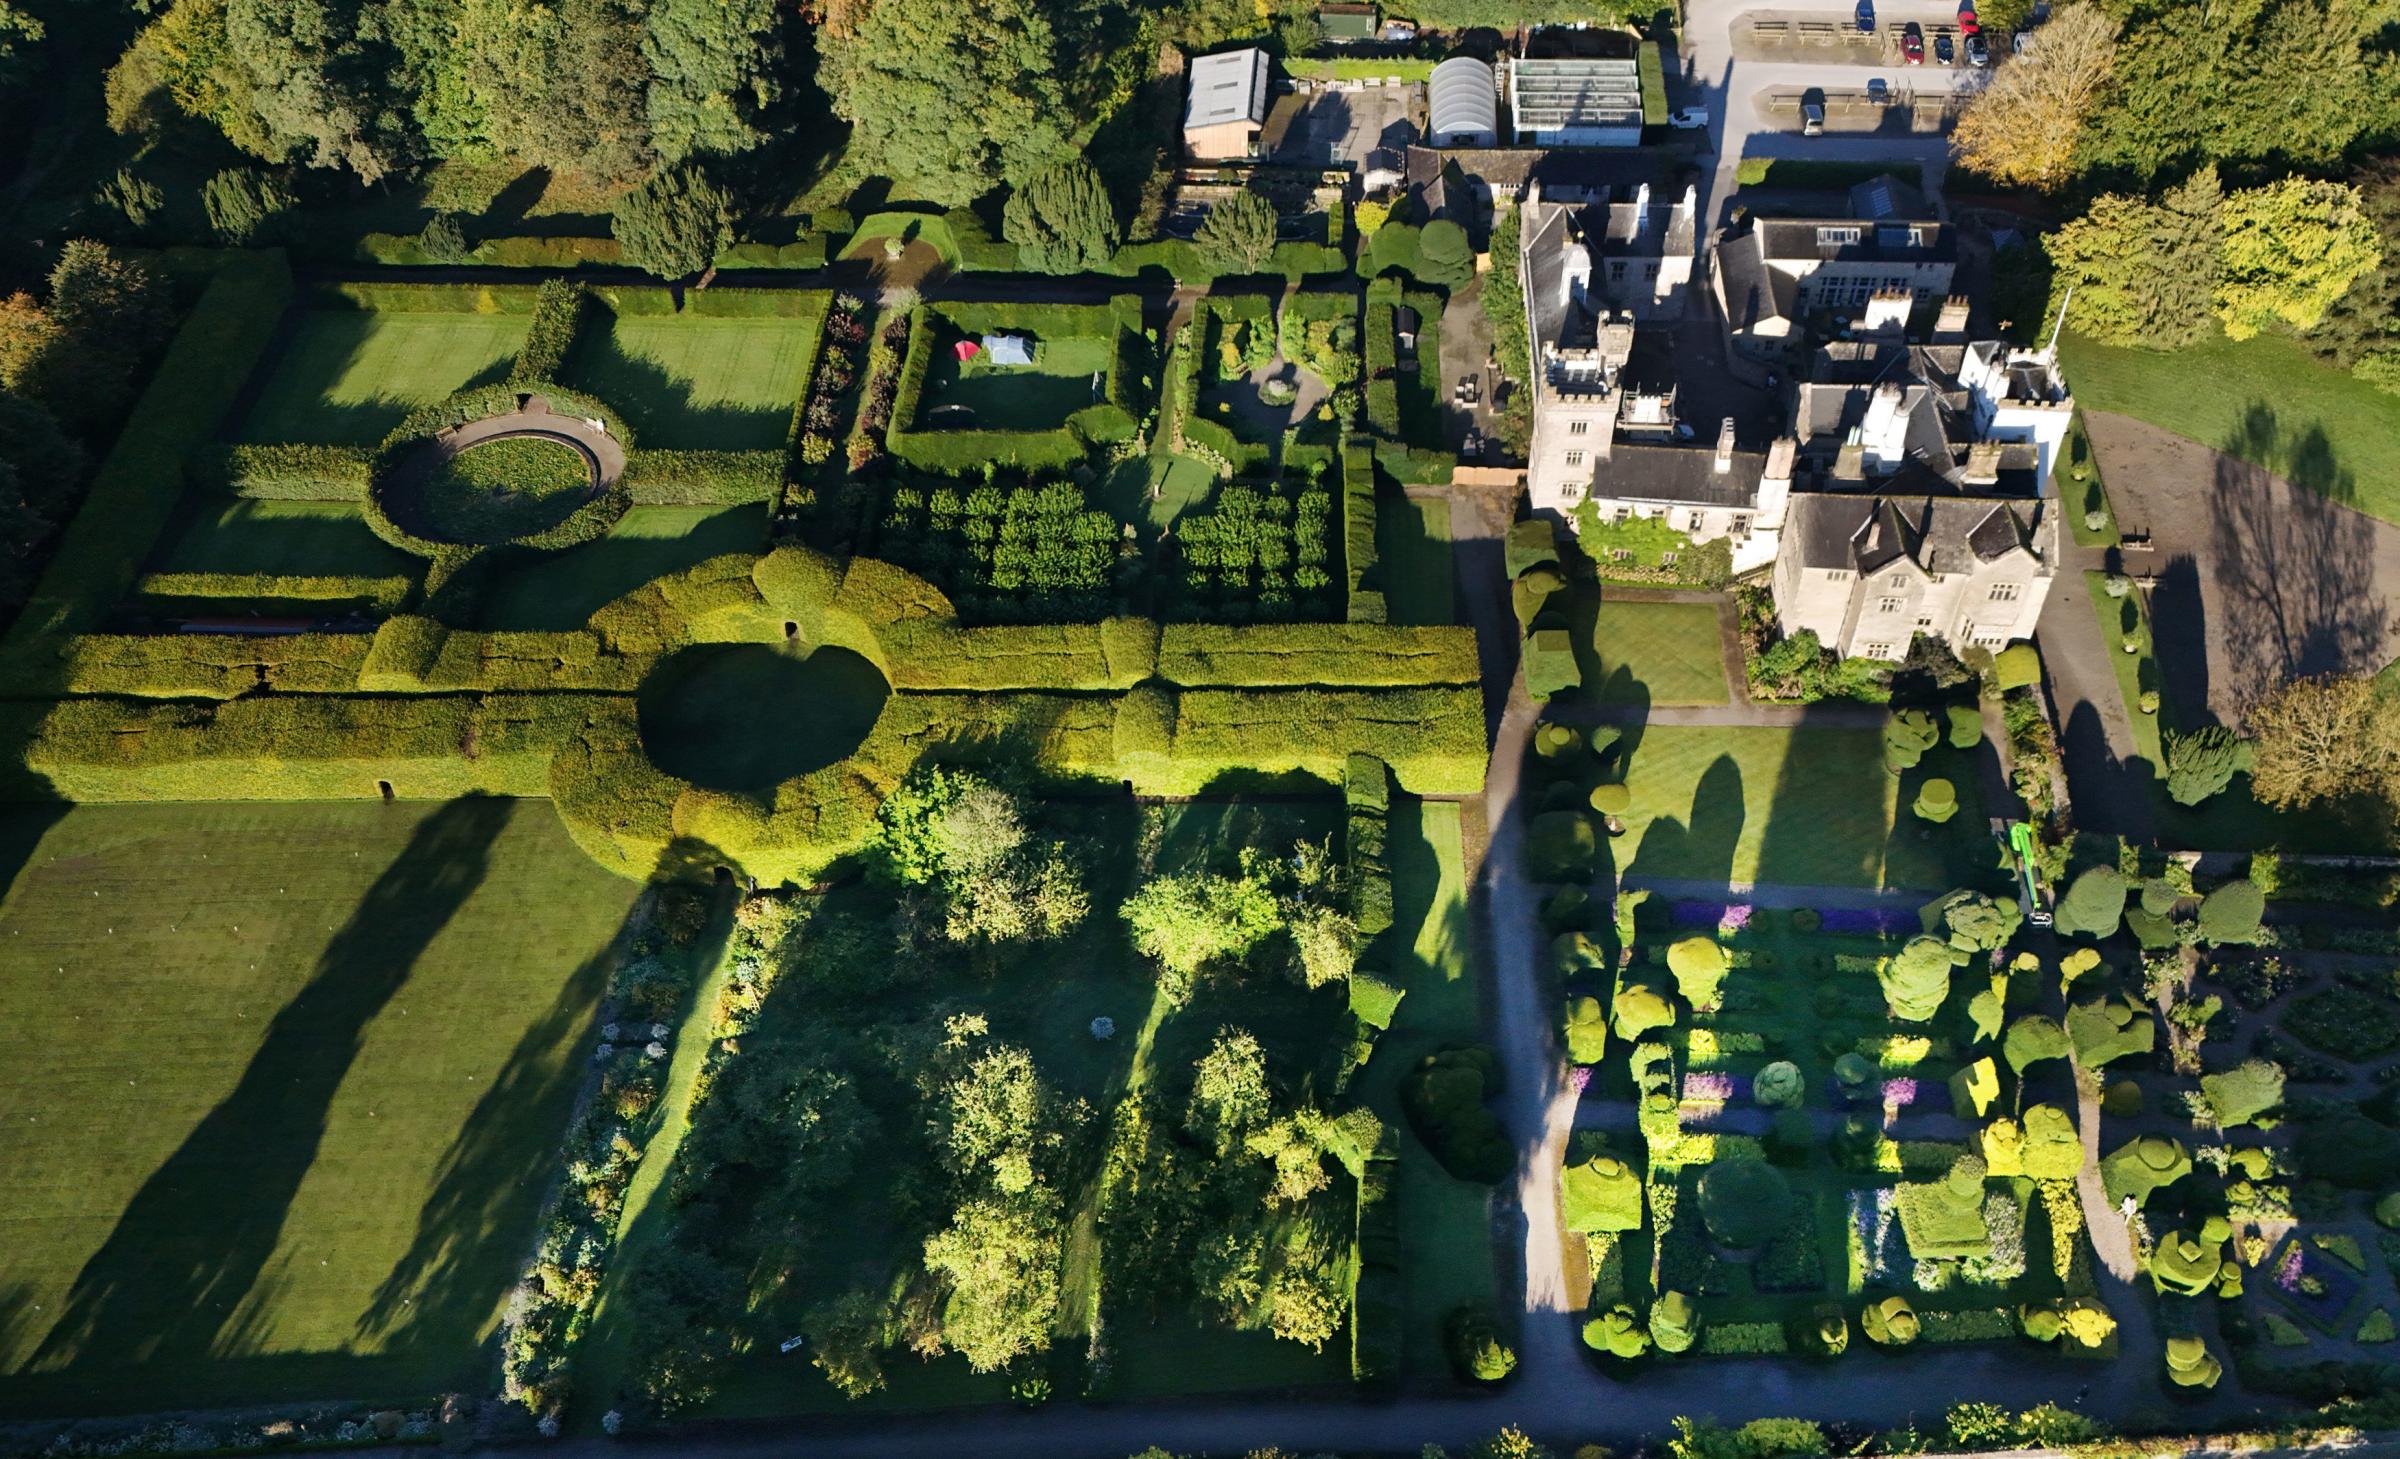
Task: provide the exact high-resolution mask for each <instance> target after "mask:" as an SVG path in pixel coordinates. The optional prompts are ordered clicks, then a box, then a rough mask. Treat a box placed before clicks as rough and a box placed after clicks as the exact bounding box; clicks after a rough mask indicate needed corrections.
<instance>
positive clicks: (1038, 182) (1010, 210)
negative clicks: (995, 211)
mask: <svg viewBox="0 0 2400 1459" xmlns="http://www.w3.org/2000/svg"><path fill="white" fill-rule="evenodd" d="M1000 231H1001V235H1002V236H1003V237H1005V238H1007V239H1008V241H1009V242H1011V243H1013V244H1015V245H1016V246H1017V257H1018V258H1019V259H1021V260H1022V261H1023V262H1024V264H1025V266H1026V267H1027V268H1031V269H1038V270H1040V271H1041V272H1043V273H1046V274H1079V273H1085V272H1088V271H1090V270H1092V269H1096V268H1099V267H1100V266H1101V265H1103V264H1105V263H1107V262H1108V260H1109V258H1110V257H1111V256H1112V255H1114V254H1115V253H1116V251H1117V243H1118V240H1119V239H1120V237H1121V236H1122V235H1121V234H1120V232H1119V230H1118V228H1117V213H1116V208H1115V206H1114V205H1113V204H1111V203H1110V202H1109V200H1108V189H1107V188H1106V187H1104V186H1102V185H1101V182H1100V174H1099V173H1097V172H1095V171H1093V170H1092V165H1091V164H1090V163H1088V162H1085V161H1084V160H1083V159H1081V158H1076V159H1075V160H1073V161H1070V162H1063V163H1060V164H1059V165H1058V166H1056V167H1052V168H1048V169H1046V170H1044V171H1042V172H1039V173H1036V174H1035V175H1034V176H1033V177H1032V178H1031V179H1029V180H1028V181H1027V182H1026V183H1025V185H1024V186H1023V187H1020V188H1018V189H1017V190H1016V191H1014V192H1012V193H1010V194H1009V196H1008V206H1007V207H1006V208H1005V209H1004V210H1003V211H1002V213H1001V222H1000Z"/></svg>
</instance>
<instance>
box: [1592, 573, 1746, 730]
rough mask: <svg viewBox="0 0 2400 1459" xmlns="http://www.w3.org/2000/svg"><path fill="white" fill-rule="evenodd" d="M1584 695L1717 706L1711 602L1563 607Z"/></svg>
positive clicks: (1722, 698) (1717, 647)
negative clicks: (1572, 635)
mask: <svg viewBox="0 0 2400 1459" xmlns="http://www.w3.org/2000/svg"><path fill="white" fill-rule="evenodd" d="M1569 614H1570V617H1571V618H1572V619H1573V621H1574V626H1575V631H1576V648H1577V653H1576V661H1577V663H1578V664H1579V665H1580V666H1581V667H1582V669H1583V671H1584V673H1583V682H1584V686H1585V690H1584V692H1585V693H1587V694H1595V695H1596V697H1597V698H1598V699H1599V700H1600V702H1601V703H1603V704H1658V705H1690V704H1723V703H1725V702H1726V700H1727V697H1728V696H1727V692H1726V688H1725V648H1724V641H1723V640H1722V639H1721V638H1720V637H1719V635H1718V632H1717V608H1716V605H1715V604H1714V603H1641V602H1620V601H1617V600H1614V599H1610V598H1608V597H1607V596H1606V594H1605V593H1603V594H1602V600H1601V602H1600V603H1599V611H1598V613H1597V614H1596V615H1591V613H1590V608H1589V606H1588V604H1587V603H1586V602H1584V601H1578V602H1577V603H1575V604H1574V605H1573V606H1572V607H1571V608H1570V609H1569Z"/></svg>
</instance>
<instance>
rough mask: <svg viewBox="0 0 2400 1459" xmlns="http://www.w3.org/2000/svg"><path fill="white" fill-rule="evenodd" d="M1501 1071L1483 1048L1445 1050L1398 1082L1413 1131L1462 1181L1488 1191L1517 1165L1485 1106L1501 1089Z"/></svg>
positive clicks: (1495, 1118) (1497, 1122) (1403, 1106)
mask: <svg viewBox="0 0 2400 1459" xmlns="http://www.w3.org/2000/svg"><path fill="white" fill-rule="evenodd" d="M1498 1067H1499V1060H1498V1059H1497V1058H1496V1057H1495V1056H1494V1055H1493V1053H1492V1051H1491V1050H1490V1049H1487V1048H1483V1047H1481V1046H1479V1045H1478V1046H1469V1047H1465V1048H1454V1049H1444V1050H1441V1051H1440V1052H1438V1053H1433V1054H1428V1055H1426V1056H1425V1057H1424V1058H1423V1059H1422V1060H1420V1061H1418V1063H1417V1066H1416V1068H1414V1069H1412V1070H1410V1071H1409V1073H1408V1077H1407V1078H1405V1079H1403V1080H1401V1081H1400V1107H1401V1110H1402V1112H1403V1113H1405V1114H1406V1115H1407V1116H1408V1123H1409V1128H1410V1129H1412V1130H1414V1131H1415V1132H1416V1135H1417V1139H1418V1140H1420V1141H1422V1142H1423V1143H1424V1146H1425V1148H1426V1149H1427V1150H1429V1151H1431V1152H1432V1153H1433V1158H1434V1159H1435V1160H1437V1161H1439V1162H1440V1163H1441V1167H1442V1169H1444V1170H1447V1171H1448V1172H1450V1173H1451V1174H1452V1175H1454V1176H1456V1177H1458V1178H1459V1179H1460V1180H1471V1181H1476V1182H1478V1183H1481V1184H1484V1185H1489V1184H1491V1183H1492V1182H1494V1181H1497V1180H1499V1179H1500V1178H1501V1177H1503V1176H1505V1175H1507V1174H1508V1172H1509V1171H1510V1169H1511V1168H1513V1167H1514V1166H1515V1164H1516V1153H1515V1151H1514V1149H1513V1148H1512V1147H1511V1146H1510V1145H1509V1143H1508V1134H1507V1132H1506V1131H1505V1130H1503V1129H1502V1128H1501V1125H1500V1120H1499V1117H1498V1116H1496V1115H1494V1114H1493V1113H1492V1112H1491V1110H1490V1109H1488V1108H1486V1107H1485V1105H1484V1100H1485V1099H1486V1098H1487V1097H1489V1096H1490V1094H1491V1093H1492V1092H1493V1089H1494V1088H1495V1087H1496V1085H1497V1071H1498Z"/></svg>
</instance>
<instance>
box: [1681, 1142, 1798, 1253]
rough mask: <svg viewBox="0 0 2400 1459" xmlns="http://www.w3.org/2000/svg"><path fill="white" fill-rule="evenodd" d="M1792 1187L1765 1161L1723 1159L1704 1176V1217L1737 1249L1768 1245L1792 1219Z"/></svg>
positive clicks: (1720, 1239) (1710, 1231)
mask: <svg viewBox="0 0 2400 1459" xmlns="http://www.w3.org/2000/svg"><path fill="white" fill-rule="evenodd" d="M1791 1197H1792V1187H1791V1182H1790V1181H1788V1180H1786V1179H1785V1178H1784V1174H1783V1172H1782V1171H1780V1170H1777V1169H1776V1168H1775V1167H1774V1166H1772V1165H1769V1164H1767V1163H1766V1162H1765V1161H1763V1160H1720V1161H1717V1162H1716V1163H1714V1164H1712V1165H1710V1166H1709V1167H1708V1170H1707V1171H1706V1173H1704V1174H1703V1175H1702V1176H1701V1177H1700V1220H1701V1223H1702V1224H1703V1225H1705V1226H1707V1228H1708V1234H1709V1235H1710V1236H1712V1237H1715V1238H1716V1240H1717V1241H1718V1242H1720V1243H1721V1244H1723V1245H1725V1246H1729V1247H1732V1248H1733V1249H1734V1250H1736V1251H1747V1250H1749V1249H1750V1248H1752V1247H1757V1246H1764V1245H1765V1244H1766V1243H1767V1242H1768V1241H1769V1240H1770V1239H1771V1238H1773V1237H1774V1235H1775V1233H1776V1232H1778V1231H1781V1230H1782V1229H1783V1227H1784V1223H1785V1222H1786V1221H1787V1220H1789V1219H1790V1216H1791V1211H1790V1206H1791Z"/></svg>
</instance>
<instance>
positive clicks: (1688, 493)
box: [1592, 440, 1767, 507]
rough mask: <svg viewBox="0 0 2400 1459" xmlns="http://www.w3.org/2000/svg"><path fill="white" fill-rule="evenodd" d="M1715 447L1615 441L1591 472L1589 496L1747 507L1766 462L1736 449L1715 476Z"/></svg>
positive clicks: (1752, 453) (1755, 491) (1755, 492)
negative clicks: (1727, 463)
mask: <svg viewBox="0 0 2400 1459" xmlns="http://www.w3.org/2000/svg"><path fill="white" fill-rule="evenodd" d="M1716 460H1717V453H1716V449H1715V447H1714V446H1646V445H1628V444H1627V443H1626V442H1624V441H1621V440H1620V441H1618V442H1617V443H1616V445H1614V446H1613V447H1611V448H1610V450H1609V453H1608V455H1607V456H1606V457H1605V458H1603V459H1602V460H1601V462H1600V465H1599V469H1598V470H1597V471H1595V472H1594V473H1593V478H1592V494H1593V495H1594V496H1599V497H1609V498H1615V499H1620V500H1626V501H1637V502H1671V503H1673V504H1675V505H1677V506H1695V507H1747V506H1750V505H1752V504H1753V503H1755V502H1756V501H1757V500H1758V480H1759V478H1760V477H1761V476H1763V475H1765V474H1766V469H1767V458H1766V457H1765V456H1764V455H1762V454H1761V453H1759V452H1756V451H1736V452H1734V453H1733V464H1732V465H1731V467H1730V468H1728V469H1727V470H1725V471H1724V472H1722V473H1720V472H1719V471H1717V469H1716Z"/></svg>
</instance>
